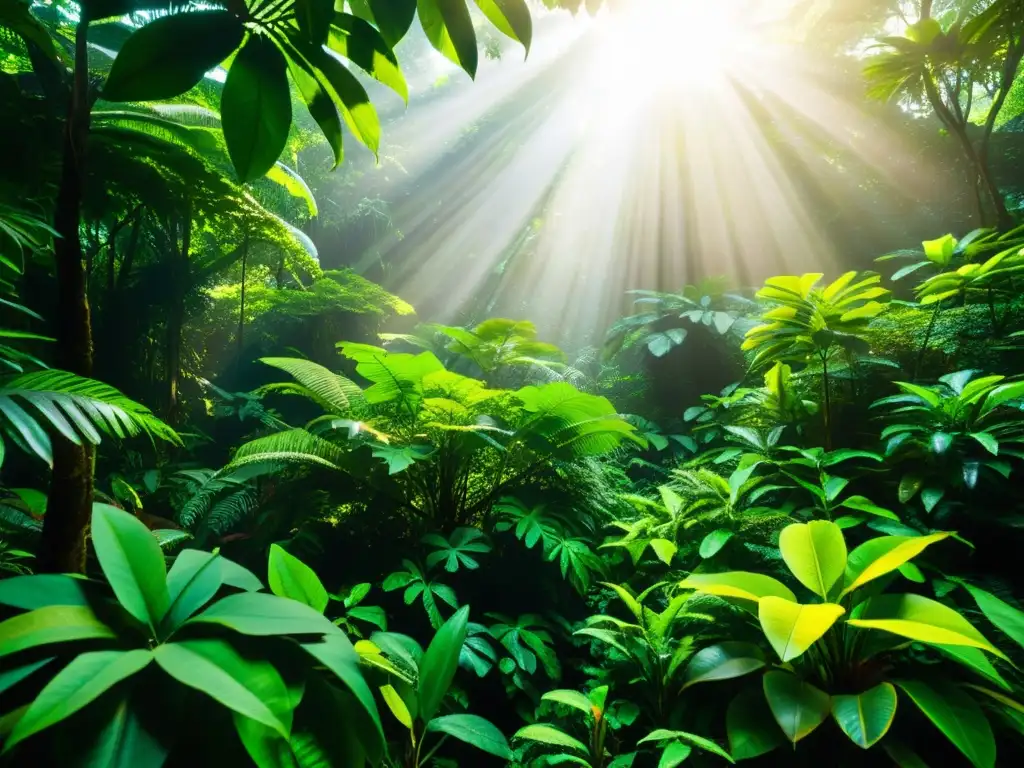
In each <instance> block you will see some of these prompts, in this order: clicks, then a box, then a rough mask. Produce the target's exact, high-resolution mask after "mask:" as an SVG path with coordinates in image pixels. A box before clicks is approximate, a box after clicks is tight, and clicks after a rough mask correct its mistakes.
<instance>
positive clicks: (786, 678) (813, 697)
mask: <svg viewBox="0 0 1024 768" xmlns="http://www.w3.org/2000/svg"><path fill="white" fill-rule="evenodd" d="M764 695H765V698H766V699H767V700H768V706H769V708H771V711H772V715H774V716H775V721H776V722H777V723H778V724H779V727H780V728H782V732H783V733H784V734H785V735H786V738H788V739H789V740H790V741H791V742H793V743H794V744H795V743H796V742H798V741H800V739H802V738H804V737H805V736H807V735H808V734H810V733H811V732H812V731H813V730H814V729H815V728H817V727H818V726H819V725H821V724H822V722H824V720H825V718H826V717H828V713H829V712H830V711H831V708H832V707H831V701H830V699H829V695H828V694H827V693H825V692H824V691H821V690H818V689H817V688H815V687H814V686H813V685H811V684H810V683H807V682H805V681H803V680H801V679H800V678H799V677H797V676H796V675H793V674H790V673H789V672H778V671H773V672H768V673H767V674H765V676H764Z"/></svg>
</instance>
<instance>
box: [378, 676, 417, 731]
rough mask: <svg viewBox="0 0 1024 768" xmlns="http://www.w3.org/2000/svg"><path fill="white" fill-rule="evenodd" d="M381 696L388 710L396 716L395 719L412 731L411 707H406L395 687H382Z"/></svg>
mask: <svg viewBox="0 0 1024 768" xmlns="http://www.w3.org/2000/svg"><path fill="white" fill-rule="evenodd" d="M380 695H381V698H382V699H384V703H385V704H387V705H388V709H390V710H391V714H393V715H394V716H395V719H396V720H397V721H398V722H400V723H401V724H402V725H404V726H405V727H406V728H408V729H409V730H410V731H411V730H412V714H410V712H409V707H407V706H406V705H405V702H404V701H403V700H402V697H401V696H399V695H398V691H397V690H395V687H394V686H393V685H382V686H381V687H380Z"/></svg>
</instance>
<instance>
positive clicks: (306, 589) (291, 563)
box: [267, 544, 330, 613]
mask: <svg viewBox="0 0 1024 768" xmlns="http://www.w3.org/2000/svg"><path fill="white" fill-rule="evenodd" d="M268 571H269V572H268V580H267V583H268V584H269V585H270V591H271V592H273V593H274V594H275V595H278V596H279V597H287V598H291V599H292V600H297V601H298V602H300V603H304V604H305V605H308V606H309V607H310V608H312V609H313V610H314V611H316V612H317V613H323V612H324V611H325V610H326V609H327V601H328V600H329V599H330V598H329V597H328V596H327V590H326V589H324V585H323V584H321V583H320V579H319V577H318V576H317V575H316V573H315V572H314V571H313V569H312V568H310V567H309V566H308V565H306V564H305V563H304V562H302V561H301V560H299V559H298V558H297V557H295V556H294V555H292V554H289V553H288V552H287V551H286V550H285V549H284V548H283V547H281V546H279V545H278V544H271V545H270V560H269V563H268Z"/></svg>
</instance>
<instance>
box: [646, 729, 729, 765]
mask: <svg viewBox="0 0 1024 768" xmlns="http://www.w3.org/2000/svg"><path fill="white" fill-rule="evenodd" d="M670 739H671V740H674V741H683V742H686V743H687V744H691V745H693V746H695V747H698V748H700V749H703V750H704V751H706V752H710V753H711V754H713V755H717V756H718V757H720V758H722V759H723V760H726V761H728V762H730V763H735V762H736V761H735V760H733V759H732V756H731V755H730V754H729V753H728V752H726V751H725V750H724V749H722V748H721V747H720V746H718V745H717V744H715V742H713V741H711V739H706V738H704V737H703V736H698V735H697V734H695V733H690V732H689V731H671V730H668V729H665V728H659V729H657V730H654V731H651V732H650V733H649V734H647V735H646V736H644V737H643V738H642V739H640V741H638V742H637V744H644V743H645V742H649V741H656V742H664V741H668V740H670Z"/></svg>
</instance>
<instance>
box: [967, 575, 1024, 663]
mask: <svg viewBox="0 0 1024 768" xmlns="http://www.w3.org/2000/svg"><path fill="white" fill-rule="evenodd" d="M964 586H965V587H966V588H967V591H968V592H970V594H971V597H973V598H974V601H975V602H976V603H977V604H978V608H979V609H980V610H981V612H982V613H983V614H985V618H986V619H988V620H989V621H991V622H992V623H993V624H994V625H995V626H996V627H998V628H999V629H1000V630H1002V631H1003V632H1004V633H1006V634H1007V635H1008V636H1009V637H1010V638H1011V639H1012V640H1013V641H1014V642H1015V643H1017V645H1019V646H1021V647H1022V648H1024V612H1022V611H1021V610H1020V609H1019V608H1014V607H1013V606H1012V605H1010V604H1009V603H1007V602H1005V601H1003V600H1000V599H999V598H998V597H996V596H995V595H993V594H992V593H991V592H986V591H985V590H984V589H979V588H978V587H975V586H973V585H971V584H964Z"/></svg>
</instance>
